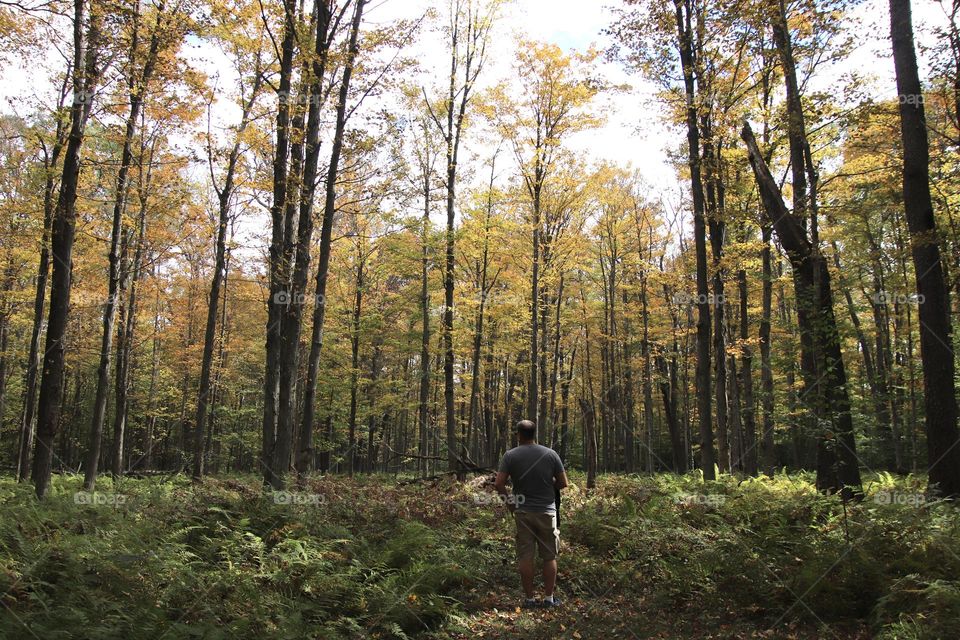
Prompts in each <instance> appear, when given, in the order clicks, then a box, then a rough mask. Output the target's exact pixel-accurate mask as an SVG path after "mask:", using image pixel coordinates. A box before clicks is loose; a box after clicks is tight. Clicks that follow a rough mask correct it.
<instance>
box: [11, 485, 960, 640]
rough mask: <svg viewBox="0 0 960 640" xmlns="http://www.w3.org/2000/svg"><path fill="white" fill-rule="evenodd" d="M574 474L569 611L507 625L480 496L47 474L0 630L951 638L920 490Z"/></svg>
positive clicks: (496, 512) (22, 494) (951, 601)
mask: <svg viewBox="0 0 960 640" xmlns="http://www.w3.org/2000/svg"><path fill="white" fill-rule="evenodd" d="M573 480H574V483H575V484H576V485H577V486H574V487H572V488H571V489H570V490H569V491H568V492H567V493H566V495H565V498H564V502H563V513H562V516H561V531H562V538H563V541H564V542H563V544H564V547H563V552H562V555H561V558H560V578H559V588H558V592H559V593H560V595H561V597H563V598H564V599H565V603H566V605H565V606H564V607H562V608H561V609H558V610H550V611H534V612H528V611H524V612H520V611H518V610H517V609H516V604H517V602H518V596H519V594H518V588H517V578H516V576H515V572H514V564H513V547H512V535H513V530H512V523H511V522H510V521H509V520H508V519H507V518H506V516H505V512H504V510H503V508H502V507H499V506H492V505H491V504H490V501H489V499H488V494H487V493H485V492H486V491H487V488H486V487H483V486H481V483H480V482H472V483H467V484H458V483H456V482H453V481H441V482H435V483H420V484H411V485H405V486H397V483H396V479H394V478H387V477H376V476H375V477H361V478H357V479H354V480H349V479H346V478H340V477H327V478H313V479H310V480H307V481H306V482H304V483H303V484H302V485H301V486H299V487H296V488H291V490H290V492H287V493H281V494H276V495H273V494H270V493H265V492H264V491H263V490H262V488H261V486H260V483H259V481H258V480H257V479H256V478H254V477H252V476H248V477H233V476H231V477H219V478H211V479H208V480H206V481H205V482H204V483H203V484H202V485H192V484H191V483H190V482H189V481H188V480H186V479H184V478H174V479H172V480H167V481H166V482H163V481H160V480H156V479H125V480H121V481H119V482H117V483H116V484H114V483H112V482H111V480H110V479H109V478H104V479H103V480H102V481H101V482H100V485H99V486H98V493H97V494H96V495H95V496H90V495H86V494H82V493H80V494H78V493H77V492H78V490H79V489H80V486H81V478H79V477H75V476H60V477H57V478H55V480H54V484H53V487H52V490H51V493H50V495H49V497H48V499H46V500H45V501H44V502H42V503H40V502H38V501H37V500H36V499H35V498H34V497H33V494H32V491H31V487H30V486H28V485H18V484H16V483H15V482H13V481H12V480H11V479H9V478H5V479H2V480H0V594H2V596H0V597H2V604H3V607H2V609H0V610H2V615H0V637H2V638H7V637H10V638H14V637H16V638H30V637H37V638H44V639H48V638H49V639H57V638H85V639H91V640H96V639H111V638H117V639H120V638H128V639H138V638H166V639H176V638H207V639H215V638H250V637H257V638H270V639H273V638H276V639H281V638H322V639H338V638H344V639H347V638H407V637H410V638H413V637H419V638H451V637H452V638H476V637H488V638H505V637H524V638H554V637H558V638H560V637H562V638H593V637H626V638H630V637H637V638H647V637H662V638H673V637H714V638H741V637H743V638H745V637H765V638H780V637H782V638H789V637H811V638H813V637H824V638H829V637H837V638H851V637H877V638H889V639H894V638H896V639H910V638H917V639H920V638H947V637H960V556H958V554H960V548H958V547H957V544H956V541H957V540H958V539H960V512H958V510H957V508H956V507H955V506H953V505H949V504H944V503H940V502H928V501H926V500H925V498H924V494H923V490H924V486H923V482H922V480H921V479H919V478H915V477H893V476H890V475H885V474H884V475H879V476H874V477H872V478H870V480H869V482H868V485H867V498H866V499H865V500H864V501H863V502H861V503H859V504H848V505H846V509H844V505H843V504H841V502H840V500H839V498H837V497H824V496H820V495H818V494H817V493H816V491H815V490H814V488H813V484H812V478H811V477H810V476H807V475H803V474H801V475H786V474H781V475H778V476H776V477H775V478H763V479H748V480H743V481H740V480H738V479H736V478H733V477H729V476H727V477H723V478H722V479H721V480H720V481H717V482H710V483H703V482H702V481H701V480H700V478H699V477H698V476H697V475H695V474H690V475H687V476H682V477H677V476H672V475H666V474H663V475H656V476H617V475H611V476H604V477H601V478H600V481H599V486H598V487H597V489H595V490H594V491H592V492H590V493H589V494H587V493H586V492H585V491H583V490H582V489H579V488H578V487H582V481H583V478H582V477H577V476H575V477H574V478H573ZM845 512H846V513H845ZM31 633H32V634H33V635H31Z"/></svg>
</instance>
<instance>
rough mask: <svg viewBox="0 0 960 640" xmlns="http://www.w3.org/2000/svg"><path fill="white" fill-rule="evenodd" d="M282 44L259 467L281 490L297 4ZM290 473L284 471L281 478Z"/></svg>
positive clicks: (290, 1)
mask: <svg viewBox="0 0 960 640" xmlns="http://www.w3.org/2000/svg"><path fill="white" fill-rule="evenodd" d="M283 13H284V20H283V40H282V44H281V46H280V51H281V54H280V69H279V74H280V78H279V84H278V86H277V97H278V99H279V107H278V109H277V118H276V130H277V144H276V146H275V148H274V156H273V202H272V203H271V205H270V217H271V238H270V262H269V265H270V292H269V297H268V298H267V328H266V334H267V338H266V366H265V370H264V380H263V396H264V397H263V423H262V440H263V441H262V448H261V454H260V465H261V467H262V470H263V479H264V482H265V483H268V484H270V485H271V486H274V487H275V488H276V487H279V486H280V485H279V483H280V482H281V479H280V476H279V475H278V473H277V472H276V470H275V469H274V453H275V452H274V449H275V448H276V439H277V411H278V402H279V394H280V346H281V337H282V336H281V331H280V329H281V321H282V319H283V303H284V302H285V300H286V295H287V292H286V290H285V288H286V286H287V282H288V277H287V275H288V273H289V269H288V265H286V264H285V260H284V236H285V233H284V231H285V228H286V215H285V212H286V205H287V167H288V161H289V154H290V106H291V104H292V101H291V99H290V87H291V78H292V76H293V54H294V49H295V47H296V38H297V32H296V31H297V24H296V20H297V3H296V0H283ZM283 471H286V469H285V468H284V469H283V470H281V473H282V472H283Z"/></svg>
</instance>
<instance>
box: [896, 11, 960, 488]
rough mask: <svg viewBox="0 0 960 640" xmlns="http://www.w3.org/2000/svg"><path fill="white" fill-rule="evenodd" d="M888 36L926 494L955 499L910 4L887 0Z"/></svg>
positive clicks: (959, 472) (948, 341) (954, 445)
mask: <svg viewBox="0 0 960 640" xmlns="http://www.w3.org/2000/svg"><path fill="white" fill-rule="evenodd" d="M890 36H891V39H892V40H893V61H894V66H895V68H896V75H897V93H898V95H899V103H900V131H901V140H902V143H903V204H904V210H905V213H906V218H907V225H908V227H909V229H910V244H911V253H912V255H913V267H914V270H915V271H916V276H917V294H918V296H920V298H919V299H920V300H921V304H920V305H919V316H920V353H921V356H922V358H923V386H924V412H925V414H926V430H927V462H928V465H929V467H928V475H929V482H930V485H931V488H932V490H933V491H934V492H937V493H940V494H942V495H945V496H950V497H957V496H960V447H958V444H960V435H958V430H957V396H956V389H955V387H954V366H955V365H954V354H953V340H952V329H951V325H950V294H949V292H948V290H947V287H946V283H945V281H944V275H943V265H942V264H941V257H940V244H939V239H938V235H937V225H936V220H935V219H934V215H933V203H932V201H931V198H930V175H929V163H930V152H929V147H928V142H927V129H926V117H925V114H924V106H923V89H922V87H921V86H920V76H919V73H918V72H917V55H916V51H915V49H914V44H913V24H912V17H911V11H910V0H890Z"/></svg>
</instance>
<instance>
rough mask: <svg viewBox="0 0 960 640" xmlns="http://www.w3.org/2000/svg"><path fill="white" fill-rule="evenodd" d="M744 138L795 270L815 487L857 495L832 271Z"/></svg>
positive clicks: (745, 134) (746, 134) (746, 133)
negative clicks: (814, 430)
mask: <svg viewBox="0 0 960 640" xmlns="http://www.w3.org/2000/svg"><path fill="white" fill-rule="evenodd" d="M741 137H742V138H743V140H744V142H746V144H747V150H748V153H749V158H750V163H751V165H752V166H753V170H754V174H755V176H756V179H757V185H758V188H759V190H760V193H761V198H762V200H763V204H764V209H765V211H766V214H767V217H768V219H769V220H770V222H771V224H772V225H773V226H774V228H775V229H776V230H777V236H778V237H779V238H780V242H781V244H783V246H784V248H785V249H786V251H787V255H788V256H789V258H790V261H791V265H792V266H793V275H794V287H795V290H796V298H797V301H798V302H797V305H798V313H797V316H798V325H799V326H800V331H801V338H802V341H801V342H802V345H803V350H804V361H805V362H806V363H807V366H805V367H804V386H805V394H812V395H813V403H814V404H813V407H812V409H813V410H812V412H811V413H812V415H813V416H815V418H816V419H817V421H818V430H819V432H820V433H819V438H818V446H817V488H818V489H819V490H820V491H823V492H827V493H829V492H833V491H837V490H841V491H843V492H844V494H845V495H854V494H858V493H859V492H860V487H861V482H860V469H859V465H858V463H857V456H856V442H855V440H854V434H853V419H852V416H851V411H850V397H849V395H848V392H847V376H846V372H845V370H844V366H843V356H842V353H841V350H840V335H839V332H838V329H837V322H836V318H835V316H834V314H833V293H832V291H831V288H830V272H829V270H828V269H827V266H826V264H825V260H824V258H823V255H822V254H821V253H820V250H819V247H818V246H817V245H815V244H813V243H812V242H811V241H810V239H809V238H808V237H807V234H806V231H805V230H804V228H803V227H802V225H801V224H800V222H799V221H798V219H797V218H796V217H794V216H793V215H791V213H790V212H789V211H788V210H787V208H786V205H785V204H784V203H783V198H782V196H781V194H780V190H779V187H778V186H777V183H776V181H775V180H774V179H773V176H772V175H771V174H770V170H769V169H768V168H767V165H766V162H765V161H764V159H763V157H762V156H761V155H760V150H759V149H758V147H757V143H756V140H755V139H754V136H753V131H752V130H751V129H750V126H749V124H747V123H746V122H745V123H744V126H743V131H742V134H741ZM811 365H813V366H811ZM818 372H819V374H818Z"/></svg>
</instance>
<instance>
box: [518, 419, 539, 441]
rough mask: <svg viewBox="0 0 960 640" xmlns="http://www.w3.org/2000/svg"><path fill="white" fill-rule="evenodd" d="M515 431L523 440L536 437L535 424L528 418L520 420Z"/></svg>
mask: <svg viewBox="0 0 960 640" xmlns="http://www.w3.org/2000/svg"><path fill="white" fill-rule="evenodd" d="M517 433H518V434H520V437H522V438H523V439H524V440H533V439H534V438H536V437H537V425H536V424H534V423H533V422H531V421H530V420H521V421H520V422H518V423H517Z"/></svg>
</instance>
